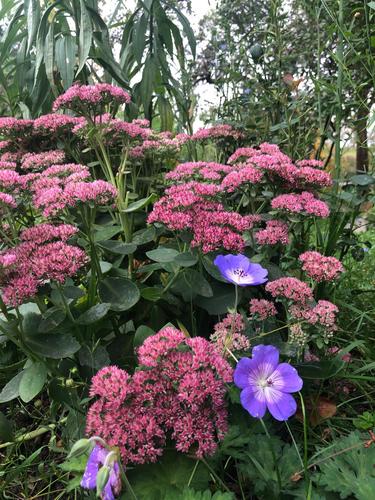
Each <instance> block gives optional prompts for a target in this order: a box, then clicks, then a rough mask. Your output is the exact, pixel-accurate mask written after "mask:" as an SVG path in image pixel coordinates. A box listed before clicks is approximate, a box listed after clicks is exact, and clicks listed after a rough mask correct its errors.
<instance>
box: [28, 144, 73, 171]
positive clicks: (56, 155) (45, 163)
mask: <svg viewBox="0 0 375 500" xmlns="http://www.w3.org/2000/svg"><path fill="white" fill-rule="evenodd" d="M64 161H65V153H64V151H62V150H61V149H60V150H59V149H58V150H55V151H44V152H42V153H26V154H25V156H23V157H22V160H21V168H22V169H23V170H42V169H44V168H47V167H50V166H51V165H57V164H59V163H64Z"/></svg>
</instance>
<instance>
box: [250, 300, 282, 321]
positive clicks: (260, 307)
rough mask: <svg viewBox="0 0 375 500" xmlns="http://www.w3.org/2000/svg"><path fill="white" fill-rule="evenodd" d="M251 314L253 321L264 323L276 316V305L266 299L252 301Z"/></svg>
mask: <svg viewBox="0 0 375 500" xmlns="http://www.w3.org/2000/svg"><path fill="white" fill-rule="evenodd" d="M250 314H251V317H252V319H258V320H262V321H264V320H265V319H267V318H272V317H273V316H276V314H277V309H276V307H275V304H274V303H273V302H271V301H269V300H266V299H251V300H250Z"/></svg>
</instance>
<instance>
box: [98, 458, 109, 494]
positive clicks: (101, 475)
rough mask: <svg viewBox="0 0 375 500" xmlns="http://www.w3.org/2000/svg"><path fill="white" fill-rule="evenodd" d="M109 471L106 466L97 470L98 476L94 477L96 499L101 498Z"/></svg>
mask: <svg viewBox="0 0 375 500" xmlns="http://www.w3.org/2000/svg"><path fill="white" fill-rule="evenodd" d="M110 470H111V469H110V468H109V467H108V466H107V465H103V467H101V468H100V469H99V472H98V475H97V476H96V495H97V496H98V497H100V496H101V494H102V491H103V490H104V488H105V486H106V484H107V483H108V480H109V473H110Z"/></svg>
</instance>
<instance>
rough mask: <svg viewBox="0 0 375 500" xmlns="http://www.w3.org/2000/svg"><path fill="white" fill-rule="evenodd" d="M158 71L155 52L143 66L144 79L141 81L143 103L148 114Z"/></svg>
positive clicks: (148, 56) (149, 55)
mask: <svg viewBox="0 0 375 500" xmlns="http://www.w3.org/2000/svg"><path fill="white" fill-rule="evenodd" d="M156 73H157V67H156V63H155V57H154V55H153V54H148V55H147V58H146V61H145V64H144V66H143V72H142V80H141V83H140V97H141V103H142V105H143V108H144V110H145V114H146V115H147V113H148V108H149V105H150V102H151V99H152V92H153V89H154V84H155V78H156Z"/></svg>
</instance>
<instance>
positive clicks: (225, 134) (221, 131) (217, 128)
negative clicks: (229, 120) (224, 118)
mask: <svg viewBox="0 0 375 500" xmlns="http://www.w3.org/2000/svg"><path fill="white" fill-rule="evenodd" d="M243 136H244V135H243V133H242V132H240V131H239V130H236V129H235V128H233V127H232V126H231V125H228V124H220V125H213V126H212V127H208V128H200V129H199V130H197V132H195V133H194V134H193V135H192V136H191V140H192V141H204V140H207V139H211V140H215V139H225V138H233V139H241V138H242V137H243Z"/></svg>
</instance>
